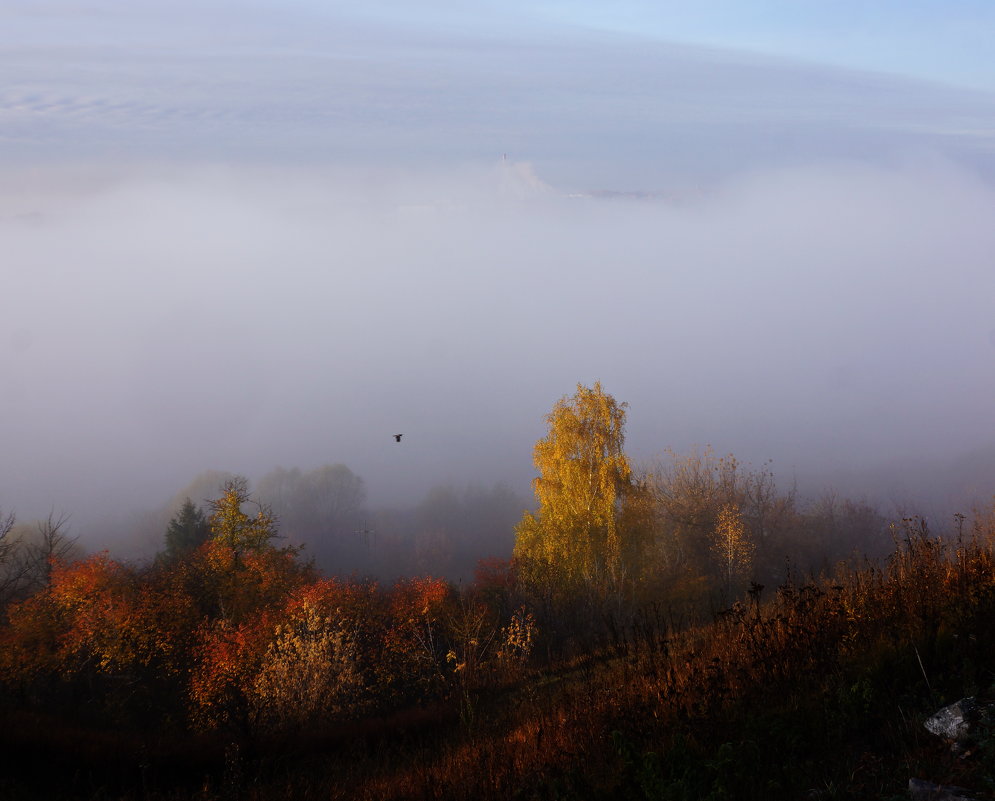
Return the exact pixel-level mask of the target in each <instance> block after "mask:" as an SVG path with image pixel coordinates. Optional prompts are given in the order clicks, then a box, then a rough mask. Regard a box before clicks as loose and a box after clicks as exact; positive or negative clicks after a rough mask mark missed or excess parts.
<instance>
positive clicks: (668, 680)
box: [0, 520, 995, 801]
mask: <svg viewBox="0 0 995 801" xmlns="http://www.w3.org/2000/svg"><path fill="white" fill-rule="evenodd" d="M893 533H894V536H895V550H894V552H893V553H892V555H891V557H890V558H889V559H888V560H887V561H884V562H881V563H871V562H868V563H865V564H863V565H858V566H853V565H850V566H848V567H840V568H839V569H838V570H837V571H836V572H835V573H833V574H830V575H828V576H825V577H822V578H820V579H818V580H810V581H801V580H795V581H793V582H789V583H786V584H784V585H782V586H780V587H778V588H764V587H761V586H759V585H754V586H753V587H752V589H751V591H750V592H749V593H748V594H747V595H745V596H744V597H743V599H742V600H741V601H739V602H736V603H734V604H732V605H731V606H730V607H729V608H728V609H725V610H724V611H722V612H720V613H718V614H716V615H714V616H713V617H711V618H710V619H709V620H707V621H704V622H703V621H701V620H698V619H697V618H696V617H695V616H694V615H693V614H690V613H689V612H688V610H681V609H675V608H672V607H668V606H665V605H663V604H662V603H646V604H644V605H641V606H639V607H638V608H628V609H624V610H623V609H621V608H620V607H619V606H618V605H614V606H609V607H605V608H602V609H601V610H600V611H599V612H598V613H597V614H594V608H593V607H592V606H591V603H590V599H586V600H585V601H584V606H583V610H582V612H578V611H577V610H576V609H575V610H570V609H559V610H557V609H556V607H555V606H553V607H548V606H547V607H543V606H542V604H541V603H536V605H530V601H529V597H530V596H529V594H528V592H527V589H526V588H523V587H521V586H518V585H517V584H516V582H515V580H514V575H513V573H509V572H508V571H507V570H503V569H500V566H498V565H496V564H494V563H491V564H489V565H486V566H485V569H484V570H482V572H481V577H480V581H479V582H478V584H477V585H475V586H474V587H471V588H467V589H464V590H463V591H461V592H458V591H457V590H456V589H454V588H453V587H450V586H448V585H447V584H445V583H444V582H441V581H438V580H432V579H420V580H415V579H412V580H409V581H405V582H400V583H399V584H397V585H396V586H393V587H389V588H380V587H378V586H376V585H375V584H373V583H370V582H361V581H335V580H330V579H319V578H318V577H316V576H315V575H313V574H312V573H311V572H310V571H309V570H308V569H307V568H306V567H302V566H301V565H299V564H298V563H297V562H296V561H295V560H294V559H293V558H292V556H291V555H288V554H287V553H285V552H282V551H278V550H275V549H273V550H261V551H259V552H258V553H256V554H254V555H248V554H238V555H236V556H235V557H234V558H232V554H231V553H230V552H221V553H219V552H218V547H219V546H217V545H212V544H210V543H208V544H207V545H205V546H203V547H202V548H201V549H200V550H199V551H198V552H196V553H195V554H193V555H192V556H191V557H189V558H188V559H186V560H184V561H181V562H180V563H177V564H175V565H172V566H169V567H162V566H160V567H158V568H155V569H153V570H149V571H145V572H141V571H136V570H132V569H130V568H127V567H126V566H123V565H120V564H118V563H116V562H114V561H113V560H111V559H110V558H109V557H107V556H106V555H98V556H97V557H93V558H91V559H89V560H85V561H82V562H79V563H76V564H74V565H65V566H60V567H58V568H57V569H56V570H54V571H53V575H52V581H51V584H50V585H49V587H48V588H46V589H45V590H44V591H41V592H39V593H37V594H35V595H34V596H32V597H30V598H28V599H25V600H24V601H22V602H20V603H18V604H15V605H12V606H11V607H10V608H9V609H8V610H7V616H6V622H5V623H4V626H3V629H2V630H0V639H2V642H0V646H2V647H0V687H2V693H3V695H2V701H3V715H4V718H5V720H4V724H5V725H4V726H3V728H2V731H3V734H2V739H3V742H2V743H0V746H2V747H3V748H4V749H5V751H6V753H8V754H10V755H13V756H15V757H16V759H17V762H16V767H15V768H14V769H12V770H11V771H9V772H8V773H7V774H6V776H5V778H3V779H0V793H4V794H5V797H11V798H17V797H25V798H27V797H32V794H33V793H36V792H37V791H38V787H46V786H47V787H48V788H49V789H51V788H52V787H57V789H58V794H59V795H61V796H63V797H80V798H83V797H89V798H161V799H166V798H175V799H180V798H192V797H197V798H205V799H214V798H223V797H239V798H248V799H252V798H255V799H275V798H288V797H293V798H326V799H327V798H343V799H345V798H357V799H363V798H369V799H374V798H376V799H388V798H397V799H401V798H420V797H426V798H452V799H464V798H465V799H487V798H494V799H498V798H501V799H504V798H523V799H532V798H536V799H540V798H543V799H545V798H592V799H593V798H630V799H713V801H718V799H754V798H755V799H770V798H801V797H806V794H808V795H809V797H813V798H871V797H873V798H888V797H891V796H896V797H900V796H902V794H903V793H904V788H905V785H906V783H907V782H908V779H909V777H910V776H913V775H923V776H928V777H929V778H931V779H933V780H935V781H957V782H958V783H962V784H964V783H968V784H972V785H973V786H974V787H976V788H977V789H985V788H986V783H987V784H988V785H990V784H991V783H993V782H995V778H993V777H995V765H993V761H992V759H991V752H992V751H993V750H995V749H993V748H992V747H990V743H982V746H981V747H980V748H979V749H978V752H977V754H976V756H975V757H972V758H971V759H956V758H954V757H952V756H950V755H949V753H948V752H947V751H946V750H945V749H944V748H943V747H942V746H941V745H940V744H937V743H933V742H932V740H931V739H930V736H929V735H927V734H926V733H925V732H924V731H923V730H922V727H921V721H922V719H923V717H924V715H926V714H928V713H931V712H932V711H934V709H935V708H936V707H937V706H939V705H941V704H943V703H945V702H949V701H952V700H956V699H957V698H959V697H962V696H964V695H982V696H984V695H986V694H990V693H992V692H993V688H992V683H993V681H995V558H993V551H992V545H993V541H995V540H993V538H992V536H991V532H990V531H988V530H987V528H986V527H985V524H984V523H983V522H979V523H978V524H977V525H976V526H975V528H974V530H973V531H972V532H970V533H969V534H968V535H965V534H964V532H963V530H961V531H960V532H959V535H958V536H955V537H952V538H951V539H949V540H940V539H938V538H935V537H933V536H932V535H931V534H930V532H929V531H928V530H927V528H926V527H925V525H924V524H923V523H922V522H921V521H918V520H908V521H904V522H903V523H902V524H900V525H898V526H896V527H894V529H893ZM540 600H541V599H540ZM557 613H559V614H560V615H561V617H562V619H563V620H573V621H576V622H575V623H574V624H573V626H574V627H575V628H577V627H580V628H586V631H587V632H588V635H589V636H588V637H587V638H586V639H585V638H582V637H579V636H577V631H572V632H571V631H566V628H567V627H565V626H561V632H560V633H558V634H556V636H555V637H554V635H553V634H552V633H551V632H550V631H549V630H548V628H544V621H546V620H549V619H550V616H551V615H556V614H557ZM556 637H559V638H561V639H562V640H564V641H565V640H569V642H570V643H572V647H570V648H567V647H564V646H563V642H555V641H554V640H555V639H556ZM578 643H581V644H583V648H579V647H578V646H577V644H578ZM33 797H37V796H36V795H35V796H33Z"/></svg>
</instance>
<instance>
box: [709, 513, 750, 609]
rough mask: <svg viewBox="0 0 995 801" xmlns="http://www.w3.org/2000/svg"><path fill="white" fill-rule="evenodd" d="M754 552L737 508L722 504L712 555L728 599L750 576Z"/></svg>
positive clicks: (713, 537)
mask: <svg viewBox="0 0 995 801" xmlns="http://www.w3.org/2000/svg"><path fill="white" fill-rule="evenodd" d="M755 550H756V546H755V545H754V543H753V540H752V539H751V537H750V533H749V531H747V529H746V526H745V525H743V515H742V513H741V512H740V511H739V508H738V507H737V506H736V505H735V504H731V503H727V504H725V505H724V506H723V507H722V508H721V509H720V510H719V519H718V520H717V521H716V523H715V531H714V532H713V534H712V553H714V554H715V558H716V561H717V562H718V564H719V569H720V570H721V571H722V579H723V582H724V584H725V591H726V597H727V598H731V597H732V593H733V589H734V588H735V585H736V584H737V583H738V582H739V581H741V580H742V579H743V577H745V576H746V575H747V574H748V573H749V571H750V568H751V567H752V565H753V552H754V551H755Z"/></svg>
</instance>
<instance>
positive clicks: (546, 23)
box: [0, 0, 995, 537]
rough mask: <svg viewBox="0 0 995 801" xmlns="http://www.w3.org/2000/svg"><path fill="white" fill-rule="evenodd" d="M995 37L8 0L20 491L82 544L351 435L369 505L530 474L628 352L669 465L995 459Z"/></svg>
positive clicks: (841, 23)
mask: <svg viewBox="0 0 995 801" xmlns="http://www.w3.org/2000/svg"><path fill="white" fill-rule="evenodd" d="M993 35H995V9H993V8H992V7H991V6H990V4H987V3H980V2H946V3H942V4H941V3H938V2H935V3H934V2H901V3H899V2H897V0H896V1H894V2H878V3H872V4H869V3H857V2H850V0H846V1H845V2H834V3H815V2H803V1H800V0H795V1H794V2H788V0H783V2H776V1H775V0H768V1H767V2H735V3H734V2H732V0H729V1H728V2H710V3H709V2H705V3H696V4H687V3H680V4H678V3H671V2H655V3H649V2H646V3H642V2H635V1H634V0H631V1H629V2H618V3H614V4H611V5H610V6H609V5H607V4H600V3H584V2H571V3H566V2H540V3H522V2H505V3H500V4H498V3H490V2H481V3H475V4H467V3H457V2H445V1H444V0H438V1H437V2H424V3H422V2H405V3H401V2H367V3H363V4H344V3H328V2H322V3H319V2H316V1H315V0H291V1H290V2H281V3H276V2H272V1H271V0H243V2H238V3H235V2H229V1H228V0H210V1H208V2H196V3H195V2H191V0H174V1H173V2H170V3H166V2H163V0H135V1H134V2H127V3H126V2H122V1H119V0H115V1H112V0H93V1H92V2H60V1H59V0H31V2H27V1H26V0H6V2H5V3H3V5H2V6H0V69H2V72H3V75H4V76H5V77H4V81H3V83H2V85H0V254H2V255H0V279H2V286H3V292H2V295H0V297H3V299H4V301H5V302H4V309H5V311H4V314H3V316H2V318H0V382H2V387H3V392H2V393H0V442H2V443H3V447H2V456H0V509H3V510H8V509H10V510H13V511H15V512H16V513H17V515H18V517H19V518H21V519H30V518H32V517H43V516H45V515H47V514H48V512H49V511H51V510H55V511H57V512H66V513H69V514H71V515H72V516H73V518H72V519H73V521H74V522H73V525H74V526H76V527H77V530H78V531H80V532H85V533H87V535H88V536H89V533H90V532H93V531H97V530H98V529H99V528H100V526H105V527H106V526H110V525H111V523H110V522H108V521H109V520H110V519H111V518H114V517H115V516H118V517H120V516H122V515H126V513H128V512H131V511H134V510H140V509H142V508H148V507H150V506H154V505H156V504H161V503H163V502H165V501H166V500H167V499H169V498H170V497H171V496H172V495H173V494H174V493H175V492H176V491H178V490H179V489H180V488H181V487H183V486H185V485H186V484H187V483H188V482H189V481H190V480H191V479H192V478H193V476H194V475H195V474H196V473H198V472H200V471H202V470H205V469H218V470H230V471H233V472H237V473H243V474H246V475H248V476H249V477H250V478H252V477H259V476H260V475H262V474H264V473H265V472H267V471H268V470H270V469H272V468H273V467H276V466H277V465H282V466H284V467H288V468H289V467H301V468H302V469H312V468H314V467H316V466H319V465H321V464H325V463H339V462H342V463H345V464H347V465H348V466H349V467H350V468H351V469H353V471H354V472H356V473H357V474H359V475H360V476H362V477H363V478H364V480H365V481H366V483H367V486H368V490H369V499H370V502H371V503H372V504H374V505H376V504H386V503H395V502H404V503H407V502H413V501H416V500H417V499H419V498H420V497H421V496H422V495H423V494H424V493H425V492H426V491H427V490H428V489H429V488H430V487H431V486H433V485H434V484H437V483H453V484H456V485H463V484H465V483H467V482H473V483H480V484H488V483H490V482H494V481H505V482H508V483H509V484H510V485H512V486H513V487H514V488H515V489H517V490H519V491H522V492H523V493H525V492H527V491H528V481H529V479H530V478H531V477H532V475H533V469H532V465H531V449H532V445H533V444H534V442H535V440H536V439H537V438H538V437H539V436H542V434H543V433H544V423H543V416H544V415H545V414H546V413H547V412H548V411H549V409H550V408H551V407H552V404H553V403H554V401H555V400H556V399H558V398H559V397H561V396H563V395H567V394H570V393H571V392H572V391H573V390H574V388H575V387H576V384H577V383H578V382H581V383H584V384H592V383H593V382H594V381H597V380H600V381H601V382H602V383H603V385H604V387H605V389H606V390H607V391H609V392H611V393H612V394H614V395H615V396H616V397H617V398H618V399H619V400H621V401H627V402H629V404H630V408H629V428H628V432H629V439H628V442H629V449H630V452H631V453H632V454H633V456H634V458H635V459H637V461H641V462H643V463H650V462H652V460H654V459H656V458H658V457H659V456H660V455H661V454H663V453H664V451H665V450H666V449H667V448H674V449H677V450H682V449H688V448H692V447H695V446H704V445H706V444H711V445H713V446H714V447H715V448H716V449H717V450H719V451H721V452H727V451H732V452H734V453H736V455H737V456H739V457H740V458H741V459H744V460H747V461H751V462H753V463H755V464H759V463H762V462H764V461H765V460H767V459H772V460H773V461H774V467H775V469H776V470H777V471H778V472H779V475H780V476H781V477H782V478H783V479H784V480H785V481H789V482H790V481H801V482H802V483H804V482H805V481H806V477H811V476H815V475H818V476H819V480H823V479H825V480H830V479H831V480H835V481H841V482H845V481H846V479H845V478H843V477H844V476H846V475H850V476H851V479H850V481H851V484H853V483H854V482H855V480H854V479H853V478H852V476H854V475H856V476H860V477H861V479H860V480H866V481H868V486H871V484H872V483H873V482H872V481H871V478H869V476H871V475H872V474H873V471H875V470H877V471H878V473H879V474H883V473H884V472H887V471H891V472H892V473H894V474H895V475H896V476H899V475H915V476H918V479H917V480H918V481H919V482H920V486H921V485H927V484H929V483H930V478H929V477H930V475H931V473H930V470H932V469H933V466H936V467H935V470H936V471H937V473H939V472H940V471H942V470H945V469H946V468H947V467H949V465H950V464H952V463H954V462H955V461H956V460H957V459H967V458H968V457H969V456H970V458H972V459H974V461H973V462H971V463H972V464H982V465H983V464H987V462H985V460H984V459H980V461H979V459H978V457H977V454H978V453H988V452H991V451H993V450H995V434H993V432H995V426H993V423H995V420H993V417H995V412H993V408H995V407H993V406H992V404H991V403H990V398H991V397H992V393H993V390H995V313H993V312H992V310H991V303H990V299H991V298H992V297H993V296H995V269H993V265H992V256H991V254H993V253H995V232H993V227H992V226H991V220H992V219H993V212H995V69H993V64H995V59H992V58H991V57H990V55H989V53H988V50H989V47H988V43H990V42H991V41H992V40H993V38H995V36H993ZM397 432H403V433H404V434H405V438H404V440H403V443H402V444H401V445H398V444H397V443H395V442H394V440H393V437H392V435H393V434H394V433H397ZM971 454H974V456H971ZM984 469H985V468H978V470H981V471H982V472H983V470H984ZM947 472H948V473H949V470H947ZM988 478H990V479H991V482H992V484H993V487H992V488H989V487H988V485H987V484H986V483H985V480H984V479H981V478H979V479H977V480H976V481H975V483H974V485H973V487H972V491H973V492H978V493H981V494H984V493H986V492H987V493H988V495H989V496H990V495H991V492H992V489H993V488H995V475H992V476H990V477H988ZM875 481H877V483H876V484H874V486H888V487H891V486H892V485H891V484H888V483H887V482H886V481H883V480H881V481H878V480H877V479H875ZM933 484H934V485H935V484H936V482H935V481H934V482H933ZM857 486H858V487H859V484H857ZM894 486H900V483H898V484H895V485H894ZM891 491H892V492H893V493H895V492H899V490H897V489H892V490H891ZM950 491H951V492H953V491H954V488H951V489H950ZM94 536H95V537H96V536H97V535H96V534H94Z"/></svg>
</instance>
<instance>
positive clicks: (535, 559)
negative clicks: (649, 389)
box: [515, 383, 642, 595]
mask: <svg viewBox="0 0 995 801" xmlns="http://www.w3.org/2000/svg"><path fill="white" fill-rule="evenodd" d="M626 406H627V404H625V403H618V402H617V401H616V400H615V398H613V397H612V396H611V395H609V394H608V393H606V392H604V391H603V390H602V389H601V384H600V383H595V385H594V387H593V388H592V387H585V386H583V385H581V384H578V385H577V391H576V392H575V393H574V394H573V396H572V397H564V398H561V399H560V400H559V401H557V402H556V405H555V406H554V407H553V411H552V412H550V414H549V415H547V416H546V422H547V423H548V424H549V433H548V434H547V436H546V437H545V438H544V439H541V440H539V441H538V442H537V443H536V445H535V450H534V452H533V458H534V461H535V466H536V468H537V469H538V471H539V476H538V477H537V478H536V479H535V480H534V481H533V487H534V489H535V494H536V499H537V500H538V501H539V509H538V511H537V512H536V513H535V514H533V513H531V512H526V513H525V515H524V517H523V518H522V521H521V522H520V523H519V524H518V525H517V526H516V527H515V558H516V560H517V561H518V563H519V566H520V570H521V571H522V573H523V577H524V578H526V579H527V580H532V581H534V582H542V583H546V584H551V585H554V587H555V588H557V589H561V590H566V591H572V590H577V589H581V588H587V589H594V590H596V591H597V592H598V593H599V594H601V595H604V594H606V593H609V592H616V591H618V590H619V589H620V588H621V587H622V585H623V583H624V582H625V580H626V579H629V578H633V577H634V572H635V567H636V565H637V564H638V561H637V560H638V554H639V551H640V549H641V547H642V541H641V540H642V535H641V533H640V527H635V526H629V525H627V524H626V521H627V520H628V519H629V518H630V517H631V515H627V514H626V505H627V502H628V501H629V500H630V499H631V498H632V497H633V496H634V495H635V494H636V493H637V491H638V488H637V487H636V486H635V485H634V484H633V481H632V469H631V468H630V466H629V460H628V458H627V457H626V455H625V452H624V451H623V449H622V446H623V444H624V440H625V433H624V429H625V409H626Z"/></svg>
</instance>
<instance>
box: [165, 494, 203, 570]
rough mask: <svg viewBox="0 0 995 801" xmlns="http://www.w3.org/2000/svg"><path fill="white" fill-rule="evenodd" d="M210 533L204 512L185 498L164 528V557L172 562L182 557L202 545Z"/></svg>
mask: <svg viewBox="0 0 995 801" xmlns="http://www.w3.org/2000/svg"><path fill="white" fill-rule="evenodd" d="M210 533H211V527H210V525H209V524H208V522H207V518H206V517H205V516H204V513H203V512H202V511H201V510H200V509H199V508H198V507H197V506H195V505H194V503H193V501H191V500H190V499H189V498H187V499H186V500H185V501H184V502H183V506H182V507H181V508H180V511H179V512H177V513H176V515H175V516H174V517H173V519H172V520H170V521H169V526H168V528H167V529H166V541H165V544H166V551H165V556H166V559H167V560H168V561H170V562H173V561H176V560H177V559H181V558H183V557H184V556H186V555H187V554H188V553H190V552H191V551H194V550H196V549H197V548H198V547H199V546H201V545H203V544H204V543H205V542H206V541H207V538H208V537H209V536H210Z"/></svg>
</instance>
